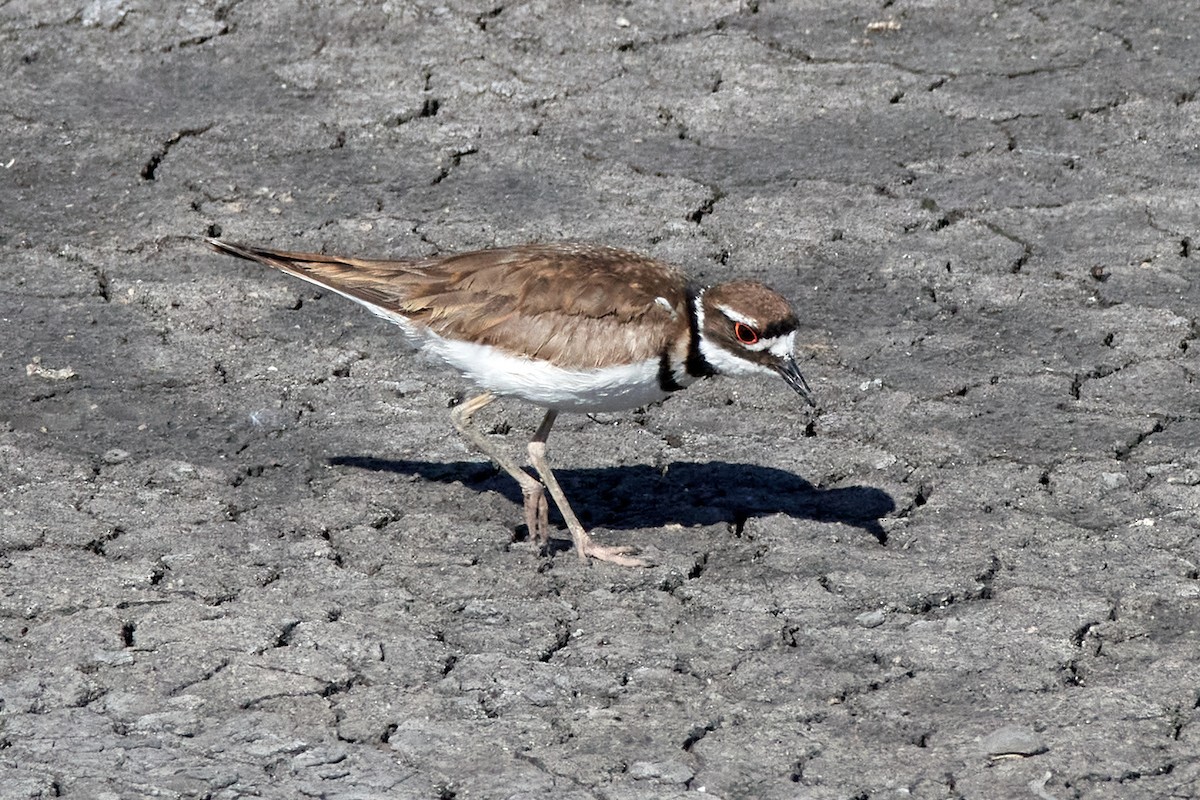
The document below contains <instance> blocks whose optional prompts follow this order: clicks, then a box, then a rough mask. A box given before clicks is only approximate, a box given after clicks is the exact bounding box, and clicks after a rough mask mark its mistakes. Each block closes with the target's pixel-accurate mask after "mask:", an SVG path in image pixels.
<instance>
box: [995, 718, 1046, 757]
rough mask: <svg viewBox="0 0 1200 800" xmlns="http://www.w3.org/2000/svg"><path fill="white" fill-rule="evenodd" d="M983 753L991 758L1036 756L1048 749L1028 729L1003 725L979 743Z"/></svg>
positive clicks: (1040, 739) (1039, 738)
mask: <svg viewBox="0 0 1200 800" xmlns="http://www.w3.org/2000/svg"><path fill="white" fill-rule="evenodd" d="M979 744H980V746H981V747H982V748H983V752H984V753H986V754H987V755H989V756H991V757H992V758H1001V757H1003V756H1036V755H1037V754H1039V753H1044V752H1046V750H1048V749H1049V748H1047V747H1046V743H1045V742H1043V741H1042V737H1040V736H1038V735H1037V734H1036V733H1034V732H1033V730H1032V729H1030V728H1024V727H1022V726H1020V725H1005V726H1004V727H1003V728H999V729H998V730H995V731H993V732H991V733H989V734H988V735H987V736H984V737H983V738H982V739H981V740H980V742H979Z"/></svg>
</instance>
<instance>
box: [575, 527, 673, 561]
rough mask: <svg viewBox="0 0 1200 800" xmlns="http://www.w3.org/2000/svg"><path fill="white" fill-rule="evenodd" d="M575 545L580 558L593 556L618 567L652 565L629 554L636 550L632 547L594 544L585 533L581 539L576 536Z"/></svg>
mask: <svg viewBox="0 0 1200 800" xmlns="http://www.w3.org/2000/svg"><path fill="white" fill-rule="evenodd" d="M575 547H576V548H577V549H578V550H579V556H580V558H584V559H587V558H594V559H596V560H597V561H607V562H608V563H610V564H616V565H617V566H619V567H652V566H654V565H653V564H652V563H651V562H649V561H647V560H645V559H644V558H638V557H637V556H631V555H629V554H630V553H633V552H635V551H636V549H637V548H634V547H608V546H605V545H601V544H596V543H595V542H594V541H592V537H590V536H588V535H587V534H586V533H585V534H584V535H583V537H582V541H580V540H579V539H578V538H576V541H575Z"/></svg>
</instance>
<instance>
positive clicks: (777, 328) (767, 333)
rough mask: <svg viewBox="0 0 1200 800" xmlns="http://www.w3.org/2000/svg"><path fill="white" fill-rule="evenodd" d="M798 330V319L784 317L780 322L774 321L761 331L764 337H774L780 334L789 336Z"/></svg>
mask: <svg viewBox="0 0 1200 800" xmlns="http://www.w3.org/2000/svg"><path fill="white" fill-rule="evenodd" d="M794 330H796V320H794V319H783V320H779V321H778V322H772V323H771V324H770V325H768V326H767V327H766V328H764V329H763V330H761V331H759V333H761V334H762V338H764V339H774V338H776V337H778V336H787V335H788V334H789V333H791V332H792V331H794Z"/></svg>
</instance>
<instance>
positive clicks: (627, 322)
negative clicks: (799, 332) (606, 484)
mask: <svg viewBox="0 0 1200 800" xmlns="http://www.w3.org/2000/svg"><path fill="white" fill-rule="evenodd" d="M207 242H208V243H209V245H211V246H212V247H213V248H214V249H215V250H218V251H220V252H224V253H228V254H230V255H234V256H238V257H240V258H245V259H249V260H251V261H257V262H259V263H261V264H265V265H266V266H269V267H274V268H275V269H278V270H281V271H283V272H286V273H287V274H289V275H294V276H295V277H297V278H301V279H303V280H306V281H308V282H310V283H314V284H316V285H317V286H321V287H323V288H326V289H329V290H332V291H334V292H337V293H338V294H340V295H343V296H345V297H348V298H350V299H351V300H354V301H355V302H357V303H361V304H362V305H364V306H366V307H367V309H368V310H370V311H371V313H373V314H375V315H376V316H379V317H382V318H383V319H385V320H387V321H388V322H392V323H394V324H396V325H397V326H398V327H399V328H400V331H401V332H402V334H403V336H404V338H405V340H407V342H408V344H410V345H411V346H413V347H414V348H416V349H418V350H420V351H422V352H423V353H425V354H427V355H429V356H431V357H432V358H433V359H434V360H435V361H440V362H442V363H444V364H446V365H448V366H450V367H453V368H454V369H455V370H457V371H458V372H459V373H460V374H461V375H462V376H463V377H465V378H466V379H467V380H468V381H469V382H471V383H472V384H474V385H475V386H477V387H478V388H479V389H480V390H481V393H480V394H477V395H475V396H474V397H471V398H470V399H469V400H466V401H465V402H463V403H461V404H459V405H457V406H455V408H454V409H453V411H452V412H451V419H452V420H453V423H454V426H455V427H456V428H457V429H458V431H459V432H460V433H461V434H462V435H463V437H464V438H466V440H467V441H468V442H470V443H471V444H472V445H474V446H475V447H476V448H478V449H479V450H480V451H482V452H483V453H484V454H486V455H487V456H488V457H489V458H491V459H492V461H494V462H495V463H496V464H498V465H499V466H500V468H501V469H503V470H504V471H505V472H506V473H508V474H509V475H511V476H512V477H513V479H514V480H516V481H517V483H518V484H520V486H521V493H522V495H523V497H524V515H525V524H526V526H527V527H528V529H529V535H530V537H531V538H532V539H533V540H534V541H536V542H538V543H539V544H540V545H542V546H546V545H547V544H548V542H549V536H550V525H549V520H548V514H549V508H548V505H547V501H546V498H545V494H544V492H543V489H545V490H548V491H549V492H550V496H551V497H552V498H553V500H554V503H555V505H556V506H557V507H558V510H559V512H560V513H561V514H562V517H563V520H564V521H565V522H566V525H567V529H568V530H569V531H570V533H571V539H572V542H573V544H574V548H575V551H576V552H577V553H578V554H579V556H580V557H581V558H583V559H584V560H586V559H587V558H589V557H591V558H595V559H598V560H601V561H609V562H612V563H615V564H620V565H623V566H648V564H647V562H645V561H644V560H642V559H640V558H637V557H636V556H634V555H631V553H632V552H633V548H628V547H613V546H605V545H601V544H598V543H597V542H595V541H594V540H593V539H592V538H591V536H589V535H588V533H587V531H585V530H584V528H583V525H581V524H580V522H579V519H578V518H577V517H576V516H575V512H574V511H572V510H571V506H570V504H569V503H568V502H567V498H566V496H565V495H564V494H563V490H562V487H561V486H560V485H559V483H558V480H557V479H556V478H555V477H554V473H553V472H552V471H551V469H550V464H549V462H548V461H547V459H546V440H547V438H548V437H549V435H550V429H551V427H553V425H554V420H555V419H556V418H557V417H558V415H559V413H560V412H563V411H575V412H585V413H586V412H596V411H621V410H625V409H631V408H637V407H638V406H643V405H647V404H649V403H653V402H656V401H659V400H663V399H664V398H667V397H669V396H671V395H672V394H674V393H675V392H678V391H680V390H681V389H685V388H687V387H688V386H690V385H691V384H692V383H694V382H695V381H697V380H698V379H700V378H706V377H709V376H712V375H718V374H721V375H735V376H746V375H758V374H768V375H774V376H777V377H779V378H782V379H783V381H784V382H785V383H787V385H788V386H790V387H792V388H793V389H794V390H796V392H798V393H799V394H800V396H801V397H802V398H804V400H805V401H807V402H808V403H809V405H815V403H814V402H813V399H812V395H811V393H810V390H809V387H808V384H807V382H806V381H805V380H804V376H803V375H801V373H800V368H799V366H798V365H797V363H796V358H795V356H794V354H793V346H794V340H795V336H796V329H797V327H798V320H797V317H796V313H795V311H793V310H792V307H791V305H790V304H789V303H788V302H787V301H786V300H785V299H784V298H783V297H782V296H780V295H779V294H778V293H776V292H774V291H773V290H771V289H768V288H767V287H766V286H763V285H762V284H760V283H754V282H750V281H734V282H731V283H721V284H717V285H715V286H709V287H704V286H700V285H698V284H695V283H693V282H691V281H690V280H689V279H688V277H687V276H686V275H685V274H684V273H683V271H682V270H680V269H679V268H677V267H675V266H672V265H670V264H666V263H663V262H661V261H657V260H655V259H651V258H648V257H646V256H642V255H638V254H637V253H632V252H629V251H626V250H619V249H617V248H613V247H604V246H599V245H590V244H570V243H557V244H526V245H519V246H515V247H500V248H494V249H490V250H478V251H474V252H468V253H460V254H457V255H448V256H435V257H429V258H416V259H399V260H378V259H367V258H352V257H344V256H328V255H321V254H318V253H291V252H285V251H282V250H271V249H267V248H264V247H255V246H250V245H243V244H234V243H232V242H226V241H222V240H219V239H207ZM497 397H514V398H518V399H520V400H524V401H525V402H527V403H532V404H533V405H535V406H540V407H542V408H545V409H546V415H545V416H544V417H543V418H542V422H541V425H539V426H538V428H537V431H536V433H534V435H533V438H532V440H530V442H529V445H528V454H529V461H530V463H531V464H532V465H533V468H534V470H535V471H536V472H537V475H538V477H539V478H540V479H541V480H538V478H534V477H533V476H532V475H530V474H529V473H528V472H526V471H525V470H524V469H522V468H521V467H520V466H519V465H518V464H517V463H516V462H515V461H514V460H513V459H511V458H510V457H509V456H508V455H506V454H505V453H504V452H502V451H501V450H500V449H499V448H498V447H496V446H494V444H493V443H492V442H490V441H488V439H487V437H486V436H485V435H484V434H483V433H482V432H480V431H479V430H478V429H476V428H475V427H473V426H472V425H471V418H472V417H473V416H474V414H475V413H476V412H478V411H479V410H480V409H481V408H483V407H484V406H486V405H487V404H489V403H491V402H492V401H493V400H495V399H496V398H497Z"/></svg>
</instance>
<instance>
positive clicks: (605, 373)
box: [422, 337, 667, 411]
mask: <svg viewBox="0 0 1200 800" xmlns="http://www.w3.org/2000/svg"><path fill="white" fill-rule="evenodd" d="M422 349H423V350H424V352H426V353H428V354H429V355H430V356H431V357H433V358H436V359H438V360H440V361H443V362H445V363H446V364H449V365H450V366H452V367H454V368H455V369H457V370H458V371H459V372H461V373H462V374H463V376H464V377H465V378H467V380H469V381H471V382H472V383H474V384H475V385H476V386H479V387H480V388H482V389H487V390H488V391H490V392H495V393H496V394H498V395H503V396H506V397H519V398H520V399H522V400H525V401H527V402H530V403H533V404H534V405H538V406H542V407H544V408H554V409H558V410H560V411H622V410H625V409H629V408H637V407H638V406H644V405H646V404H647V403H653V402H655V401H657V400H662V399H663V398H664V397H666V396H667V393H666V392H664V391H663V390H662V388H661V387H660V386H659V384H658V359H656V358H654V359H648V360H646V361H639V362H637V363H634V364H626V365H622V366H618V367H604V368H602V369H587V370H574V369H562V368H561V367H556V366H554V365H553V364H551V363H549V362H548V361H538V360H535V359H531V358H521V357H519V356H512V355H509V354H507V353H504V352H503V351H500V350H497V349H496V348H494V347H489V346H487V345H480V344H473V343H470V342H459V341H451V340H446V339H438V338H436V337H431V340H430V341H427V342H426V344H425V347H424V348H422Z"/></svg>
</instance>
